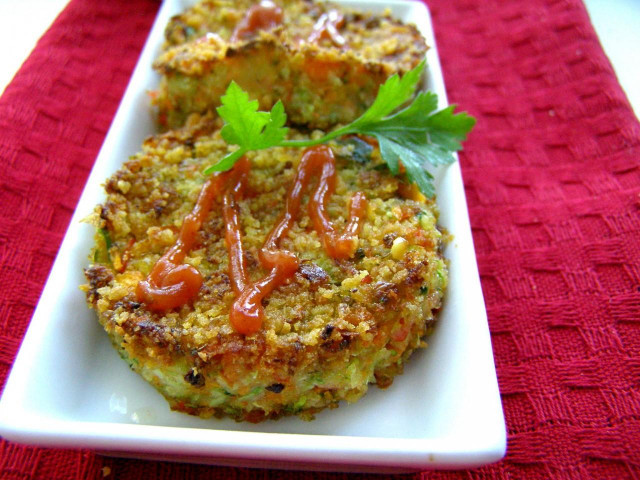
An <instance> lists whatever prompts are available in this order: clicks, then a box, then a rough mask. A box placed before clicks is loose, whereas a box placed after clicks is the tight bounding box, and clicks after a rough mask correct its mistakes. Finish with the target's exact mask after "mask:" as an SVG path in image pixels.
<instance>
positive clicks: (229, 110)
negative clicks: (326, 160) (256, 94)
mask: <svg viewBox="0 0 640 480" xmlns="http://www.w3.org/2000/svg"><path fill="white" fill-rule="evenodd" d="M220 101H221V103H222V105H220V106H219V107H218V108H217V109H216V110H217V112H218V115H220V118H222V119H223V120H224V121H225V124H224V126H223V127H222V130H221V131H220V134H221V135H222V138H224V140H225V141H226V142H227V143H228V144H230V145H238V146H239V147H240V148H239V149H237V150H235V151H233V152H231V153H229V154H227V155H226V156H225V157H224V158H222V159H221V160H220V161H219V162H218V163H216V164H214V165H211V166H210V167H208V168H207V169H206V170H205V171H204V173H206V174H209V173H213V172H221V171H225V170H229V169H230V168H231V167H233V165H234V164H235V162H236V161H237V160H238V159H239V158H240V157H241V156H242V155H244V154H245V153H247V152H248V151H251V150H263V149H265V148H270V147H273V146H275V145H278V144H279V143H281V142H282V141H283V140H284V138H285V137H286V136H287V132H288V130H289V129H288V128H286V127H284V124H285V123H286V121H287V114H286V113H284V106H283V105H282V102H281V101H279V100H278V102H277V103H276V104H275V105H274V106H273V108H272V109H271V112H260V111H258V101H257V100H249V94H248V93H247V92H245V91H244V90H242V88H240V86H238V84H237V83H236V82H234V81H232V82H231V83H230V84H229V87H227V91H226V92H225V94H224V95H223V96H222V97H221V98H220Z"/></svg>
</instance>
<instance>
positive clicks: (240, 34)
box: [231, 0, 282, 42]
mask: <svg viewBox="0 0 640 480" xmlns="http://www.w3.org/2000/svg"><path fill="white" fill-rule="evenodd" d="M281 23H282V9H281V8H280V7H278V6H277V5H276V4H275V3H273V2H272V1H270V0H262V1H261V2H260V3H258V4H257V5H253V6H252V7H251V8H249V10H247V13H246V14H245V16H244V17H243V18H242V20H240V22H239V23H238V25H237V26H236V28H235V30H234V31H233V34H232V35H231V41H232V42H237V41H238V40H240V39H243V38H247V37H250V36H251V35H253V34H254V33H255V32H256V31H258V30H270V29H272V28H273V27H277V26H278V25H280V24H281Z"/></svg>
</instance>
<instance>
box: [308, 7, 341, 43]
mask: <svg viewBox="0 0 640 480" xmlns="http://www.w3.org/2000/svg"><path fill="white" fill-rule="evenodd" d="M342 25H344V17H343V16H342V14H341V13H340V12H339V11H337V10H329V11H328V12H327V13H323V14H322V15H320V18H319V19H318V21H317V22H316V23H315V25H314V26H313V30H312V31H311V35H309V38H308V41H309V42H310V43H314V42H317V41H318V40H320V39H323V38H326V39H329V40H331V41H332V42H333V43H334V44H336V45H337V46H339V47H342V46H343V45H344V44H345V43H347V41H346V40H345V39H344V37H343V36H342V35H340V32H339V31H338V29H339V28H341V27H342Z"/></svg>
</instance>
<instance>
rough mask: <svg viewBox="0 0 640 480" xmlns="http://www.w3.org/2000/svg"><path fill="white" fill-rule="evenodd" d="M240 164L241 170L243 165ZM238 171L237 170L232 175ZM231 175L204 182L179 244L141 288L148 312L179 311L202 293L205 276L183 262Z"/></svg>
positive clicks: (152, 271)
mask: <svg viewBox="0 0 640 480" xmlns="http://www.w3.org/2000/svg"><path fill="white" fill-rule="evenodd" d="M245 163H248V162H245ZM238 164H239V165H240V166H241V165H242V161H240V162H238ZM236 170H237V167H236V168H234V170H232V171H231V172H235V171H236ZM231 172H230V173H225V174H222V175H214V176H212V177H211V178H209V180H207V181H206V182H205V184H204V186H203V187H202V190H201V191H200V195H199V196H198V200H197V201H196V204H195V206H194V207H193V210H192V211H191V213H189V214H188V215H187V216H186V217H185V219H184V221H183V223H182V228H181V229H180V233H179V235H178V240H177V241H176V243H175V244H174V245H173V246H172V247H171V248H170V249H169V250H167V252H166V253H165V254H164V255H163V256H162V257H161V258H160V260H158V262H157V263H156V264H155V265H154V266H153V269H152V270H151V273H149V276H148V277H147V278H146V280H143V281H141V282H140V283H139V284H138V287H137V288H136V296H137V297H138V301H140V302H144V303H145V304H146V305H147V308H148V309H149V310H152V311H157V312H163V311H166V310H171V309H172V308H176V307H179V306H181V305H184V304H185V303H187V302H189V301H190V300H191V299H192V298H193V297H195V295H196V294H197V293H198V290H200V286H201V285H202V275H201V274H200V272H199V271H198V270H197V269H196V268H195V267H193V266H191V265H188V264H184V263H183V262H184V259H185V257H186V256H187V253H189V251H190V250H191V249H192V248H193V245H194V244H195V241H196V235H197V233H198V230H200V227H201V226H202V222H203V221H204V219H205V218H206V217H207V215H208V214H209V211H210V210H211V206H212V205H213V202H214V200H215V198H216V195H217V193H218V192H219V191H220V187H221V186H222V184H223V183H224V181H225V180H226V178H227V177H228V176H229V175H230V174H231Z"/></svg>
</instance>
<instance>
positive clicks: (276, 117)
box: [205, 61, 476, 197]
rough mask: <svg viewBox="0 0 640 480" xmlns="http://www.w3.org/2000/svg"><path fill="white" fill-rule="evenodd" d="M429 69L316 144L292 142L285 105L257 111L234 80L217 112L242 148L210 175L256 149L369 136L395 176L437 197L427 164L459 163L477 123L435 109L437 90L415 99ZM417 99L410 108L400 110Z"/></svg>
mask: <svg viewBox="0 0 640 480" xmlns="http://www.w3.org/2000/svg"><path fill="white" fill-rule="evenodd" d="M424 68H425V62H424V61H423V62H421V63H420V64H419V65H418V66H417V67H415V68H414V69H413V70H410V71H409V72H407V73H406V74H405V75H403V76H402V77H399V76H398V75H397V74H396V75H392V76H391V77H389V78H388V79H387V81H386V82H385V83H384V84H382V85H381V86H380V89H379V90H378V95H377V97H376V99H375V100H374V102H373V104H372V105H371V107H369V109H368V110H367V111H366V112H364V113H363V114H362V116H360V117H359V118H358V119H356V120H354V121H353V122H352V123H350V124H348V125H345V126H343V127H340V128H338V129H336V130H333V131H332V132H329V133H327V134H326V135H325V136H323V137H321V138H318V139H316V140H312V139H308V140H287V139H286V137H287V133H288V130H289V129H288V128H287V127H285V126H284V125H285V123H286V120H287V115H286V113H285V111H284V106H283V105H282V102H281V101H279V100H278V102H277V103H276V104H275V105H274V106H273V108H272V109H271V111H270V112H262V111H258V101H257V100H249V95H248V94H247V92H245V91H243V90H242V88H240V87H239V86H238V85H237V84H236V83H235V82H233V81H232V82H231V84H230V85H229V87H228V88H227V91H226V93H225V95H223V96H222V98H221V102H222V105H221V106H220V107H218V109H217V111H218V114H219V115H220V117H221V118H222V119H223V120H224V121H225V125H224V126H223V127H222V131H221V134H222V138H223V139H224V140H225V141H226V142H227V143H228V144H230V145H237V146H238V147H239V148H238V149H236V150H234V151H233V152H231V153H229V154H228V155H226V156H225V157H224V158H222V159H221V160H220V161H219V162H217V163H216V164H214V165H211V166H210V167H208V168H207V169H206V170H205V173H207V174H208V173H212V172H220V171H225V170H229V169H230V168H231V167H232V166H233V165H234V164H235V162H236V161H237V160H238V159H239V158H240V157H241V156H242V155H244V154H245V153H247V152H250V151H252V150H264V149H267V148H271V147H310V146H313V145H318V144H321V143H326V142H328V141H329V140H332V139H334V138H338V137H342V136H345V135H354V134H355V135H370V136H373V137H375V138H376V139H377V141H378V144H379V145H380V154H381V155H382V158H383V159H384V161H385V162H386V164H387V166H388V167H389V170H391V172H392V173H393V174H394V175H397V174H398V173H399V172H400V165H401V164H402V165H403V166H404V169H405V170H406V174H407V176H408V178H409V180H410V181H412V182H415V183H416V185H417V186H418V188H419V189H420V191H421V192H422V193H424V194H425V195H426V196H428V197H433V195H434V193H435V190H434V187H433V176H432V175H431V173H429V171H428V170H427V169H426V168H425V167H426V165H427V164H431V165H433V166H438V165H447V164H450V163H452V162H454V161H455V157H454V156H453V153H454V152H456V151H458V150H460V149H461V148H462V145H461V144H460V142H462V141H463V140H465V139H466V138H467V134H468V133H469V131H470V130H471V128H473V126H474V125H475V123H476V120H475V119H474V118H473V117H471V116H470V115H468V114H467V113H465V112H462V113H457V114H454V113H453V110H454V108H455V106H454V105H451V106H449V107H447V108H445V109H443V110H440V111H436V110H437V108H438V97H437V95H436V94H435V93H433V92H425V91H421V92H419V93H418V94H417V95H415V91H416V87H417V85H418V82H419V81H420V78H421V75H422V72H423V71H424ZM414 95H415V96H414ZM412 97H413V100H412V101H411V103H410V104H409V105H408V106H406V107H404V108H402V109H401V110H398V109H399V108H400V107H401V106H402V105H404V104H405V103H406V102H408V101H409V100H410V99H411V98H412ZM394 112H395V113H394Z"/></svg>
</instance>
